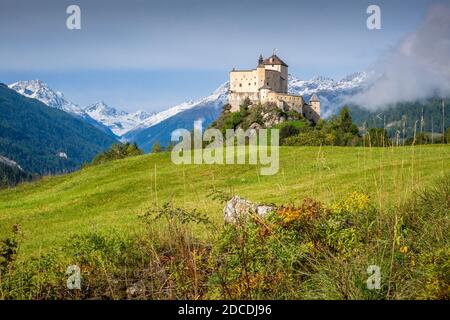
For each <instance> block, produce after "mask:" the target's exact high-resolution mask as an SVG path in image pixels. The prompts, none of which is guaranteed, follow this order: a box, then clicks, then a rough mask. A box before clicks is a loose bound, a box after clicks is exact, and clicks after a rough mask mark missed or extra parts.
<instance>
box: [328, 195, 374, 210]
mask: <svg viewBox="0 0 450 320" xmlns="http://www.w3.org/2000/svg"><path fill="white" fill-rule="evenodd" d="M368 207H369V196H368V195H366V194H363V193H359V192H356V191H354V192H353V193H352V194H350V195H349V196H347V197H346V198H344V199H342V200H339V201H336V202H335V203H333V204H332V205H331V210H332V211H333V212H335V213H338V214H340V213H343V212H350V213H354V212H357V211H360V210H364V209H367V208H368Z"/></svg>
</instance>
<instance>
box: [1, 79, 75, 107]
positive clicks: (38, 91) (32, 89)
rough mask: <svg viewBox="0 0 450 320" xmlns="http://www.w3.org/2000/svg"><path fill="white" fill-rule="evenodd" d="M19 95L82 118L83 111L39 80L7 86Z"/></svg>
mask: <svg viewBox="0 0 450 320" xmlns="http://www.w3.org/2000/svg"><path fill="white" fill-rule="evenodd" d="M9 88H10V89H13V90H15V91H16V92H18V93H20V94H21V95H23V96H25V97H28V98H32V99H37V100H39V101H41V102H42V103H44V104H46V105H47V106H49V107H52V108H56V109H59V110H62V111H65V112H69V113H71V114H74V115H78V116H83V114H84V112H83V110H82V109H81V108H80V107H78V106H77V105H76V104H74V103H72V102H70V101H69V100H67V99H66V98H65V97H64V95H63V94H62V93H61V92H58V91H54V90H52V89H50V87H49V86H48V85H47V84H46V83H44V82H42V81H41V80H28V81H19V82H16V83H13V84H11V85H9Z"/></svg>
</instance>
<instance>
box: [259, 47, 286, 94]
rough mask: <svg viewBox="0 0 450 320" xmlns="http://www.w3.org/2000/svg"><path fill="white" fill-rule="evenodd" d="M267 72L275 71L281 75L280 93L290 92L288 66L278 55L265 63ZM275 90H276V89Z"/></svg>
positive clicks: (274, 55)
mask: <svg viewBox="0 0 450 320" xmlns="http://www.w3.org/2000/svg"><path fill="white" fill-rule="evenodd" d="M263 63H264V67H265V68H266V70H275V71H278V72H279V73H280V88H279V92H281V93H287V92H288V65H287V64H286V63H284V61H283V60H281V59H280V58H279V57H278V56H277V55H276V54H273V55H272V56H270V57H269V58H267V59H266V60H264V61H263ZM274 89H275V88H274Z"/></svg>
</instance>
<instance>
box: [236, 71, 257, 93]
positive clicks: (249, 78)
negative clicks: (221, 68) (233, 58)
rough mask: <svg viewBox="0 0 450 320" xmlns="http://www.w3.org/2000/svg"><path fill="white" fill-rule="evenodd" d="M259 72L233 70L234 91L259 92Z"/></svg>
mask: <svg viewBox="0 0 450 320" xmlns="http://www.w3.org/2000/svg"><path fill="white" fill-rule="evenodd" d="M258 89H259V86H258V73H257V70H248V71H247V70H246V71H231V72H230V90H231V91H233V92H257V91H258Z"/></svg>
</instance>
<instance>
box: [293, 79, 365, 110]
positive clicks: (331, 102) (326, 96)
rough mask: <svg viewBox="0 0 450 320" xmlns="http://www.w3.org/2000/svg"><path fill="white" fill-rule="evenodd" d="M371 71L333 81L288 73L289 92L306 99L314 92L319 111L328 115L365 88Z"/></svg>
mask: <svg viewBox="0 0 450 320" xmlns="http://www.w3.org/2000/svg"><path fill="white" fill-rule="evenodd" d="M371 76H372V73H371V72H358V73H354V74H351V75H348V76H347V77H345V78H343V79H341V80H339V81H335V80H333V79H330V78H326V77H320V76H319V77H314V78H312V79H311V80H300V79H298V78H296V77H294V76H292V75H289V92H290V93H292V94H298V95H302V96H304V98H305V99H306V101H308V99H309V97H311V96H312V95H313V94H314V93H315V94H317V95H318V97H319V99H320V102H321V113H322V116H323V117H328V116H329V115H332V114H334V113H336V112H337V110H338V109H339V108H340V107H341V106H342V105H343V104H345V103H346V102H347V101H348V99H349V98H350V97H351V96H353V95H355V94H356V93H358V92H361V91H362V90H364V89H366V88H367V87H368V86H369V85H370V83H371V81H372V77H371Z"/></svg>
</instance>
